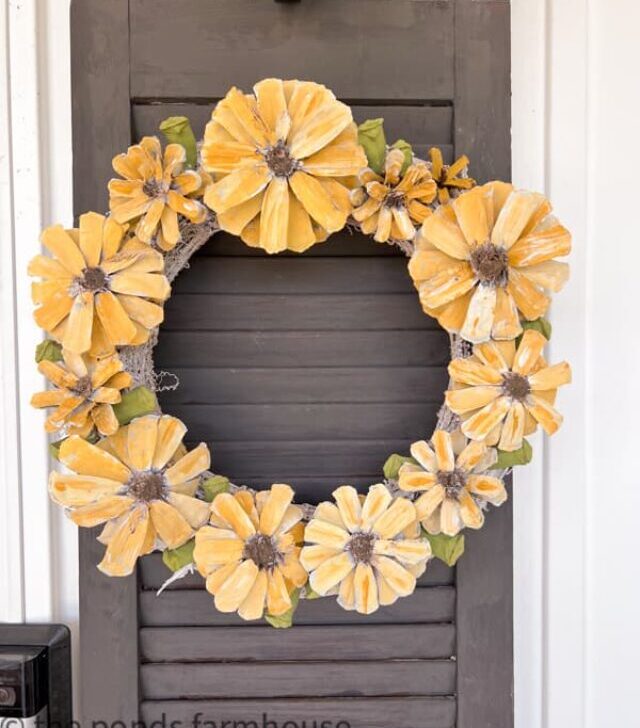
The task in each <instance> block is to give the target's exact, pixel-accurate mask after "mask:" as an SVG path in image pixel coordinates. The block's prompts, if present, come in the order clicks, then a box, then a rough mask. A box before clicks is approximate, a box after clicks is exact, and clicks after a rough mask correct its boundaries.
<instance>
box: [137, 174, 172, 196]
mask: <svg viewBox="0 0 640 728" xmlns="http://www.w3.org/2000/svg"><path fill="white" fill-rule="evenodd" d="M142 191H143V192H144V194H145V195H146V196H147V197H160V196H161V195H164V194H166V193H167V192H168V191H169V188H168V186H167V185H166V184H165V182H164V181H163V180H161V179H156V178H155V177H153V178H152V179H148V180H147V181H146V182H145V183H144V184H143V185H142Z"/></svg>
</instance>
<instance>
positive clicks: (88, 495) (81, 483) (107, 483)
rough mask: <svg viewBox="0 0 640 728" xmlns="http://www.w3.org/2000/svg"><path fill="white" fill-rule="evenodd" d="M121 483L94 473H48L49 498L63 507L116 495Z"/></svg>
mask: <svg viewBox="0 0 640 728" xmlns="http://www.w3.org/2000/svg"><path fill="white" fill-rule="evenodd" d="M120 490H122V483H121V482H120V481H118V480H110V479H108V478H103V477H100V476H96V475H75V474H66V473H57V472H55V471H53V472H52V473H51V474H50V475H49V495H50V496H51V500H53V501H54V503H57V504H58V505H61V506H64V507H65V508H75V507H80V506H86V505H89V504H92V503H97V502H99V501H101V500H102V499H103V498H108V497H111V496H114V495H116V494H117V493H118V492H119V491H120Z"/></svg>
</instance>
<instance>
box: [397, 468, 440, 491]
mask: <svg viewBox="0 0 640 728" xmlns="http://www.w3.org/2000/svg"><path fill="white" fill-rule="evenodd" d="M437 482H438V477H437V475H436V474H435V473H425V472H424V471H422V470H414V471H411V470H401V471H400V477H399V478H398V487H399V488H400V490H404V491H408V492H415V491H420V490H428V489H429V488H433V486H434V485H435V484H436V483H437Z"/></svg>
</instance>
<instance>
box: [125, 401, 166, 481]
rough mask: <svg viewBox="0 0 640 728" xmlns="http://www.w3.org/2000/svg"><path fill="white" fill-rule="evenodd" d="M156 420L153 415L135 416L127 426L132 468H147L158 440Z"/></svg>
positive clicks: (149, 466)
mask: <svg viewBox="0 0 640 728" xmlns="http://www.w3.org/2000/svg"><path fill="white" fill-rule="evenodd" d="M158 420H159V417H157V416H155V415H147V416H146V417H137V418H136V419H135V420H133V421H132V422H131V424H130V425H129V426H128V428H127V452H128V455H129V465H130V466H131V467H132V468H133V469H134V470H149V469H150V468H151V465H152V463H153V454H154V453H155V450H156V443H157V440H158Z"/></svg>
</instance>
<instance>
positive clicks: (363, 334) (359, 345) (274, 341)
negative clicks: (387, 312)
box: [155, 330, 449, 369]
mask: <svg viewBox="0 0 640 728" xmlns="http://www.w3.org/2000/svg"><path fill="white" fill-rule="evenodd" d="M155 353H156V357H155V362H156V365H157V368H163V367H164V368H169V369H170V368H171V367H202V366H209V367H210V366H216V367H242V366H248V367H255V366H258V365H259V366H260V367H331V366H334V367H349V366H367V367H377V366H382V367H384V366H392V367H396V366H397V367H407V366H446V365H447V364H448V363H449V356H448V354H449V347H448V340H447V335H446V334H445V333H444V332H443V331H254V332H252V333H251V335H248V334H247V333H246V332H243V331H239V332H234V331H223V332H211V331H205V332H200V331H199V332H189V331H162V330H161V332H160V340H159V343H158V346H157V348H156V352H155Z"/></svg>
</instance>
